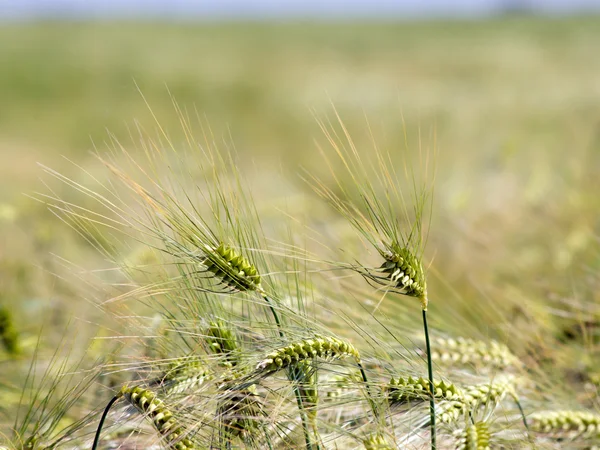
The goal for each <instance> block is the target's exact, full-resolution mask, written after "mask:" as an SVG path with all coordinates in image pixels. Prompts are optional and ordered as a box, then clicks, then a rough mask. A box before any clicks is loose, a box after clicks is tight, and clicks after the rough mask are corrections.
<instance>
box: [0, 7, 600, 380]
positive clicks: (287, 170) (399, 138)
mask: <svg viewBox="0 0 600 450" xmlns="http://www.w3.org/2000/svg"><path fill="white" fill-rule="evenodd" d="M599 48H600V18H599V17H594V16H591V17H583V16H582V17H565V18H541V17H534V16H505V17H498V18H490V19H481V20H446V21H444V20H435V21H434V20H431V21H425V20H421V21H405V22H403V21H382V22H377V21H364V22H360V21H347V22H334V21H331V22H327V21H319V22H301V21H298V22H294V21H290V22H289V23H287V22H280V23H275V22H273V23H269V22H260V21H256V22H225V23H213V22H184V23H161V22H159V21H156V22H134V21H131V22H128V21H114V22H85V21H80V22H61V21H42V22H29V23H28V22H5V23H2V24H0V158H1V159H0V160H1V161H2V164H0V304H1V305H3V306H5V307H6V308H7V309H9V310H10V312H11V314H12V315H13V319H14V328H15V329H16V332H17V333H18V335H19V340H20V342H21V344H20V345H21V346H22V347H23V349H22V350H21V352H22V353H24V355H25V356H26V357H27V358H28V357H29V356H31V352H32V348H33V347H34V346H35V341H36V338H37V335H38V333H39V330H40V327H41V326H42V325H44V326H45V327H46V331H47V332H48V334H49V335H51V336H53V331H51V330H56V336H55V337H54V338H53V339H49V341H48V343H49V344H50V345H49V347H50V348H51V347H52V345H51V343H52V342H55V340H56V339H58V338H59V337H60V335H61V333H62V331H63V330H64V329H65V326H66V323H67V322H68V321H69V320H72V319H70V318H69V317H70V315H71V314H73V315H75V316H76V317H77V319H75V321H81V322H83V323H85V321H86V320H92V321H96V320H101V319H98V317H94V318H93V319H90V316H89V310H90V306H89V304H88V303H87V302H85V301H82V297H81V293H80V292H79V291H78V288H77V287H76V282H74V281H76V279H77V277H76V276H75V275H73V273H74V272H75V273H76V272H77V270H76V269H74V268H73V267H71V268H68V267H65V265H63V263H62V260H61V259H60V258H65V259H67V260H69V261H73V262H75V263H76V264H80V265H83V266H85V268H86V269H90V270H91V269H92V268H95V267H102V266H103V264H104V262H103V261H102V258H101V256H100V255H98V254H97V253H96V252H95V251H94V250H93V249H92V248H91V247H90V246H89V244H88V243H86V241H85V240H84V239H82V238H81V237H79V236H77V235H76V233H74V232H73V231H72V230H71V229H69V228H68V227H67V226H65V225H64V224H63V223H61V222H60V220H58V219H57V218H56V217H55V216H54V215H52V214H51V213H49V212H48V210H47V209H46V207H45V205H43V204H41V203H39V202H36V201H34V200H32V199H31V198H30V197H29V196H31V195H34V193H35V192H48V189H49V188H48V187H47V186H45V185H44V183H43V182H42V181H41V180H40V178H44V177H43V174H42V170H41V169H40V167H39V166H38V165H37V163H42V164H44V165H47V166H50V167H52V168H53V169H57V170H59V171H61V172H63V173H65V174H66V175H67V176H70V177H73V178H74V179H76V180H83V179H85V178H86V174H85V173H83V172H82V170H81V168H80V167H83V168H85V169H86V170H90V171H92V172H94V173H96V172H95V171H97V170H100V169H99V168H98V166H99V164H98V163H97V162H96V161H95V159H94V157H93V156H92V155H91V153H90V152H91V150H93V149H94V147H95V148H97V149H98V151H100V152H102V151H103V149H104V147H105V141H106V140H107V136H108V135H107V131H106V130H108V132H110V133H111V134H114V135H115V136H117V138H119V139H120V140H122V141H123V143H124V145H125V146H128V145H130V144H128V142H129V140H130V139H129V134H130V130H131V129H132V128H134V127H135V123H136V121H137V122H139V123H140V124H142V126H143V127H144V128H145V129H147V130H150V131H151V132H154V129H155V127H156V126H155V124H154V122H153V119H152V115H151V113H150V111H149V109H148V107H147V105H146V103H145V101H147V102H148V104H149V105H150V107H151V109H152V111H153V113H154V114H155V115H156V116H157V118H158V120H159V122H160V123H161V125H162V126H163V127H164V128H165V129H166V130H169V132H173V133H175V134H176V133H177V130H179V129H180V124H179V119H178V116H177V114H176V113H175V108H174V105H173V99H174V100H175V101H176V102H177V104H178V105H179V106H180V107H181V108H184V109H187V110H188V111H190V112H191V113H193V111H194V110H196V111H197V113H198V115H199V117H200V118H201V120H202V121H206V122H207V123H209V124H210V126H211V128H212V132H213V133H214V135H215V136H217V139H216V140H217V141H221V140H222V141H223V142H224V145H227V143H233V145H235V147H236V149H237V152H238V153H239V155H240V160H241V161H242V162H243V164H242V166H243V165H247V168H248V174H249V177H250V178H252V179H255V180H257V182H259V184H260V186H259V189H258V197H257V198H258V201H259V202H264V203H269V202H276V201H278V200H280V197H281V196H282V195H284V193H285V191H286V189H292V188H289V187H286V188H285V189H283V191H284V193H282V188H281V187H280V186H279V185H278V184H277V181H276V180H278V179H280V175H279V174H281V173H283V174H285V175H286V176H288V177H289V178H288V182H289V184H290V185H291V186H293V189H295V190H296V191H297V192H301V195H302V196H305V197H304V198H307V197H306V196H308V198H310V197H309V196H310V194H309V193H305V192H304V190H305V187H304V185H303V183H302V182H301V181H300V180H298V181H295V177H296V175H297V174H299V173H300V171H301V168H306V169H308V170H309V171H311V172H313V173H316V174H318V175H322V176H326V175H327V174H326V172H325V171H324V170H325V169H323V163H322V160H321V159H320V156H319V150H318V146H317V144H316V141H317V142H321V143H323V142H324V138H323V135H322V132H321V130H320V129H319V126H318V124H317V121H316V119H315V116H317V117H333V108H332V105H333V106H334V107H335V109H336V110H337V112H338V113H339V115H340V116H341V118H342V119H343V121H344V123H345V125H346V127H347V128H348V129H349V130H350V133H351V134H352V136H353V138H354V139H355V141H356V143H357V144H358V145H363V146H368V145H370V144H369V142H370V137H369V127H368V126H367V125H366V123H367V122H366V119H368V121H369V124H370V127H371V128H372V130H373V135H374V139H375V141H376V142H377V143H378V144H379V145H381V146H383V147H385V148H388V149H393V148H398V150H399V151H404V150H403V149H404V148H405V144H404V133H405V131H406V133H407V134H408V138H409V150H410V151H411V152H413V151H414V152H417V151H418V150H419V134H420V136H421V137H420V141H421V142H422V143H423V145H424V146H425V147H428V148H433V147H434V146H435V147H436V148H437V177H436V182H435V186H436V195H435V201H434V214H433V222H432V231H431V237H430V244H429V247H428V261H433V263H432V270H433V273H435V274H437V275H436V276H434V278H436V277H438V278H437V279H434V280H433V281H432V282H431V284H432V287H431V288H430V292H432V294H431V297H432V298H431V301H432V315H431V316H432V320H434V324H436V323H437V325H438V326H439V327H443V323H444V318H441V317H439V315H438V316H437V317H438V318H437V319H436V311H442V309H443V308H444V307H445V306H447V305H448V302H452V301H455V300H450V298H454V296H458V297H460V299H461V300H460V304H461V305H462V307H463V308H464V310H458V309H457V310H456V315H457V317H458V316H459V315H462V317H463V319H461V320H465V321H466V320H468V319H472V320H470V323H471V326H472V327H474V328H476V329H478V331H479V332H481V333H483V334H492V335H494V334H495V333H496V335H495V337H498V334H497V333H500V331H501V330H502V327H503V326H507V325H508V324H510V325H511V326H512V327H514V328H513V329H512V331H510V332H511V333H514V334H518V335H519V336H522V338H523V342H524V343H527V344H528V345H530V346H531V347H530V348H533V349H535V352H537V353H536V354H535V358H538V359H543V358H546V357H547V358H556V359H557V360H560V362H561V364H564V365H565V366H568V369H569V370H572V372H573V374H572V375H573V377H579V378H581V377H584V378H585V374H586V373H588V372H591V371H594V370H596V369H597V367H598V366H597V360H596V359H595V353H594V352H595V348H596V346H597V345H598V343H600V342H599V341H598V338H597V333H598V330H597V326H598V324H597V323H596V320H597V319H598V317H599V314H598V302H599V301H600V297H598V295H599V294H598V292H600V290H598V289H596V288H597V287H598V284H599V279H598V275H597V273H598V269H599V268H600V251H599V250H598V249H599V246H598V239H599V236H600V219H599V218H598V217H599V216H598V207H599V206H600V195H598V192H600V189H599V180H598V174H600V108H599V107H598V105H600V76H599V74H600V58H599V57H598V49H599ZM138 88H139V90H138ZM140 92H141V93H142V94H143V97H142V95H141V94H140ZM193 114H195V113H193ZM365 118H366V119H365ZM175 142H177V139H175ZM132 147H133V146H132ZM69 161H71V162H74V163H76V165H77V166H80V167H76V166H74V165H73V164H72V163H71V162H69ZM271 178H272V180H273V181H272V182H269V179H271ZM51 188H53V189H59V191H58V194H59V195H61V196H66V197H67V198H69V196H71V195H76V194H74V193H69V192H61V191H60V189H64V187H63V188H61V187H60V186H51ZM24 194H25V195H24ZM294 198H295V199H297V197H294ZM295 201H296V200H295ZM313 206H314V205H311V204H310V200H308V201H307V204H306V205H305V206H302V205H301V206H299V212H298V214H301V215H310V213H311V208H312V207H313ZM59 257H60V258H59ZM440 274H442V275H440ZM582 280H583V281H582ZM455 302H457V301H455ZM456 304H458V302H457V303H456ZM490 305H493V308H494V309H498V310H501V312H502V315H501V316H499V317H501V319H498V323H491V321H490V320H489V318H490V317H491V313H490V315H489V316H481V315H479V314H481V311H483V310H486V308H487V309H488V312H489V308H490ZM459 311H460V314H459ZM469 311H470V313H469ZM65 312H68V313H69V314H66V313H65ZM465 314H467V315H468V314H471V315H472V316H470V317H468V316H465ZM465 317H467V319H465ZM448 319H449V320H450V321H452V320H453V319H452V318H451V317H450V318H448V316H445V320H446V323H447V322H448ZM436 321H437V322H436ZM588 322H589V323H591V325H589V323H588ZM460 323H462V322H461V321H459V320H458V319H457V320H455V322H454V324H455V325H454V326H459V325H458V324H460ZM534 323H538V325H539V327H535V326H533V327H532V326H531V324H534ZM588 325H589V326H588ZM492 328H493V330H492V331H491V330H490V329H492ZM573 330H575V331H573ZM505 331H506V330H505ZM565 336H566V337H565ZM569 336H571V338H572V337H573V336H576V337H577V336H584V337H583V338H581V340H580V341H578V342H577V344H576V345H577V346H578V347H577V348H579V349H582V350H581V351H582V352H583V354H584V356H581V355H582V353H576V354H575V353H573V352H570V353H568V354H567V353H566V352H565V353H564V354H562V353H552V354H550V352H549V353H548V354H546V353H544V351H545V350H544V349H548V348H551V347H552V345H554V344H553V343H554V342H556V343H558V342H566V341H568V340H569V339H570V338H569ZM569 345H570V344H569ZM524 348H525V347H524ZM590 349H593V350H594V352H587V350H590ZM532 351H533V350H532ZM557 355H558V356H557ZM575 355H577V356H575ZM0 358H1V359H4V360H5V362H6V360H8V359H10V358H11V357H10V356H9V355H8V352H7V351H6V350H5V351H4V354H3V356H2V357H0ZM27 358H24V359H23V360H22V361H23V362H22V364H23V365H24V366H26V364H28V359H27ZM565 358H572V359H565ZM14 373H15V374H17V373H19V372H14ZM570 373H571V372H570ZM579 378H578V379H579ZM17 381H18V380H17V379H13V380H10V383H13V382H15V383H16V382H17Z"/></svg>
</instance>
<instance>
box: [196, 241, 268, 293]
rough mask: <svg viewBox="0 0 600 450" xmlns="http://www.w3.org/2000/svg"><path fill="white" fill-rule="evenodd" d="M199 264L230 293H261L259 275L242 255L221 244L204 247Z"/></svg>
mask: <svg viewBox="0 0 600 450" xmlns="http://www.w3.org/2000/svg"><path fill="white" fill-rule="evenodd" d="M202 251H203V253H204V258H202V259H201V263H202V265H203V266H204V268H205V271H206V272H209V273H210V274H211V275H212V276H213V277H214V278H215V279H217V281H218V282H219V283H220V284H222V285H223V286H224V287H226V288H228V289H229V290H230V291H232V292H236V291H258V292H262V287H261V284H260V274H259V273H258V270H257V269H256V267H255V266H254V264H252V263H251V262H250V261H249V260H248V259H247V258H246V257H245V256H244V255H242V254H241V253H240V252H238V251H237V250H235V249H234V248H233V247H232V246H230V245H228V244H225V243H223V242H221V243H220V244H219V245H218V246H217V247H213V246H210V245H205V246H204V248H203V249H202Z"/></svg>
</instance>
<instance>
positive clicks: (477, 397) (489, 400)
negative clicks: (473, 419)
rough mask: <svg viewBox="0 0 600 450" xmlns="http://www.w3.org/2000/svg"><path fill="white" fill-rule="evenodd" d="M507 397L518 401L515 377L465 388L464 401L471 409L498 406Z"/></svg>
mask: <svg viewBox="0 0 600 450" xmlns="http://www.w3.org/2000/svg"><path fill="white" fill-rule="evenodd" d="M506 395H510V396H512V397H513V398H514V399H515V400H518V397H517V394H516V392H515V389H514V379H513V377H502V378H498V379H496V380H494V381H492V382H490V383H481V384H474V385H471V386H466V387H464V388H463V400H464V402H465V403H466V404H467V405H469V407H470V408H471V409H475V408H478V407H482V406H483V407H485V406H491V405H493V404H497V403H499V402H501V401H502V400H503V399H504V397H506Z"/></svg>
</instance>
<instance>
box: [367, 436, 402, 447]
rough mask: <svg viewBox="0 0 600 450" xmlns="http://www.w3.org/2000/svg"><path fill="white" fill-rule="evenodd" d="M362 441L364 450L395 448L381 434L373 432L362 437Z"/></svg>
mask: <svg viewBox="0 0 600 450" xmlns="http://www.w3.org/2000/svg"><path fill="white" fill-rule="evenodd" d="M362 442H363V446H364V447H365V450H393V449H394V448H395V447H393V446H392V445H390V444H389V443H388V441H387V440H386V439H385V437H384V436H382V435H381V434H373V435H371V436H369V437H367V438H366V439H363V441H362Z"/></svg>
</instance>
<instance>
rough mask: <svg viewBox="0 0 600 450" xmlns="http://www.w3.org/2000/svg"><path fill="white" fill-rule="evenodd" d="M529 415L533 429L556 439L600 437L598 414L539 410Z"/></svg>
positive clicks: (599, 418) (599, 416)
mask: <svg viewBox="0 0 600 450" xmlns="http://www.w3.org/2000/svg"><path fill="white" fill-rule="evenodd" d="M529 417H530V422H531V429H532V430H533V431H535V432H537V433H541V434H545V435H549V436H551V437H554V438H556V439H565V438H567V439H575V438H583V439H587V438H594V439H597V438H598V437H600V415H598V414H594V413H591V412H588V411H570V410H556V411H540V412H536V413H533V414H531V415H530V416H529Z"/></svg>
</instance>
